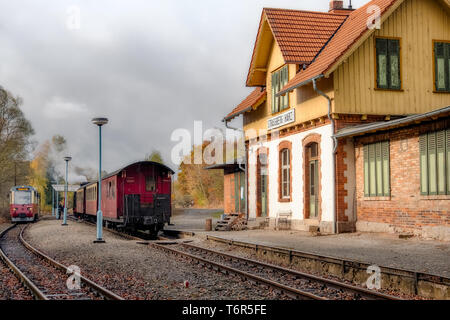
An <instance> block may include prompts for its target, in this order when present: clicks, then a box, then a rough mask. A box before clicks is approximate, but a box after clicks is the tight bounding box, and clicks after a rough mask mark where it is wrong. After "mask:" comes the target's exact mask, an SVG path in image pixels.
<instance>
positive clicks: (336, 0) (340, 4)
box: [330, 0, 344, 12]
mask: <svg viewBox="0 0 450 320" xmlns="http://www.w3.org/2000/svg"><path fill="white" fill-rule="evenodd" d="M342 9H344V0H331V1H330V12H333V11H334V10H342Z"/></svg>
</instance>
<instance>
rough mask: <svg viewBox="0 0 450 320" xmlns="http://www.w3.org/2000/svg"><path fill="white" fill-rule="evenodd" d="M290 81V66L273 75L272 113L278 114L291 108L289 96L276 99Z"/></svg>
mask: <svg viewBox="0 0 450 320" xmlns="http://www.w3.org/2000/svg"><path fill="white" fill-rule="evenodd" d="M288 81H289V69H288V66H284V67H282V68H281V69H279V70H277V71H275V72H273V73H272V113H277V112H280V111H283V110H284V109H287V108H289V96H288V94H285V95H284V96H279V97H276V94H277V93H278V92H280V91H281V89H283V87H284V86H285V85H287V83H288Z"/></svg>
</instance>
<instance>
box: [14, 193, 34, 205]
mask: <svg viewBox="0 0 450 320" xmlns="http://www.w3.org/2000/svg"><path fill="white" fill-rule="evenodd" d="M30 203H31V192H24V191H16V192H14V204H30Z"/></svg>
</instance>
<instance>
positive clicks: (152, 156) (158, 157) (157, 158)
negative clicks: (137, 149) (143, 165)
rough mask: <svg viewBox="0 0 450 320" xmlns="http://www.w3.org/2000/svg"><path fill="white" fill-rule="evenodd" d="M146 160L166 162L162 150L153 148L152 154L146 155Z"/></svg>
mask: <svg viewBox="0 0 450 320" xmlns="http://www.w3.org/2000/svg"><path fill="white" fill-rule="evenodd" d="M145 160H147V161H153V162H157V163H161V164H164V160H163V158H162V155H161V152H159V151H158V150H153V151H152V152H151V153H150V155H147V156H146V157H145Z"/></svg>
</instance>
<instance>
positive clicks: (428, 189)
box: [420, 129, 450, 195]
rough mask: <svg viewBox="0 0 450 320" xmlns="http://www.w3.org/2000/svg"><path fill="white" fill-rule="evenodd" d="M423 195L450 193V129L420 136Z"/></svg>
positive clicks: (421, 186) (421, 188)
mask: <svg viewBox="0 0 450 320" xmlns="http://www.w3.org/2000/svg"><path fill="white" fill-rule="evenodd" d="M420 190H421V193H422V195H437V194H442V195H445V194H450V129H447V130H441V131H436V132H430V133H426V134H423V135H421V136H420Z"/></svg>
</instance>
